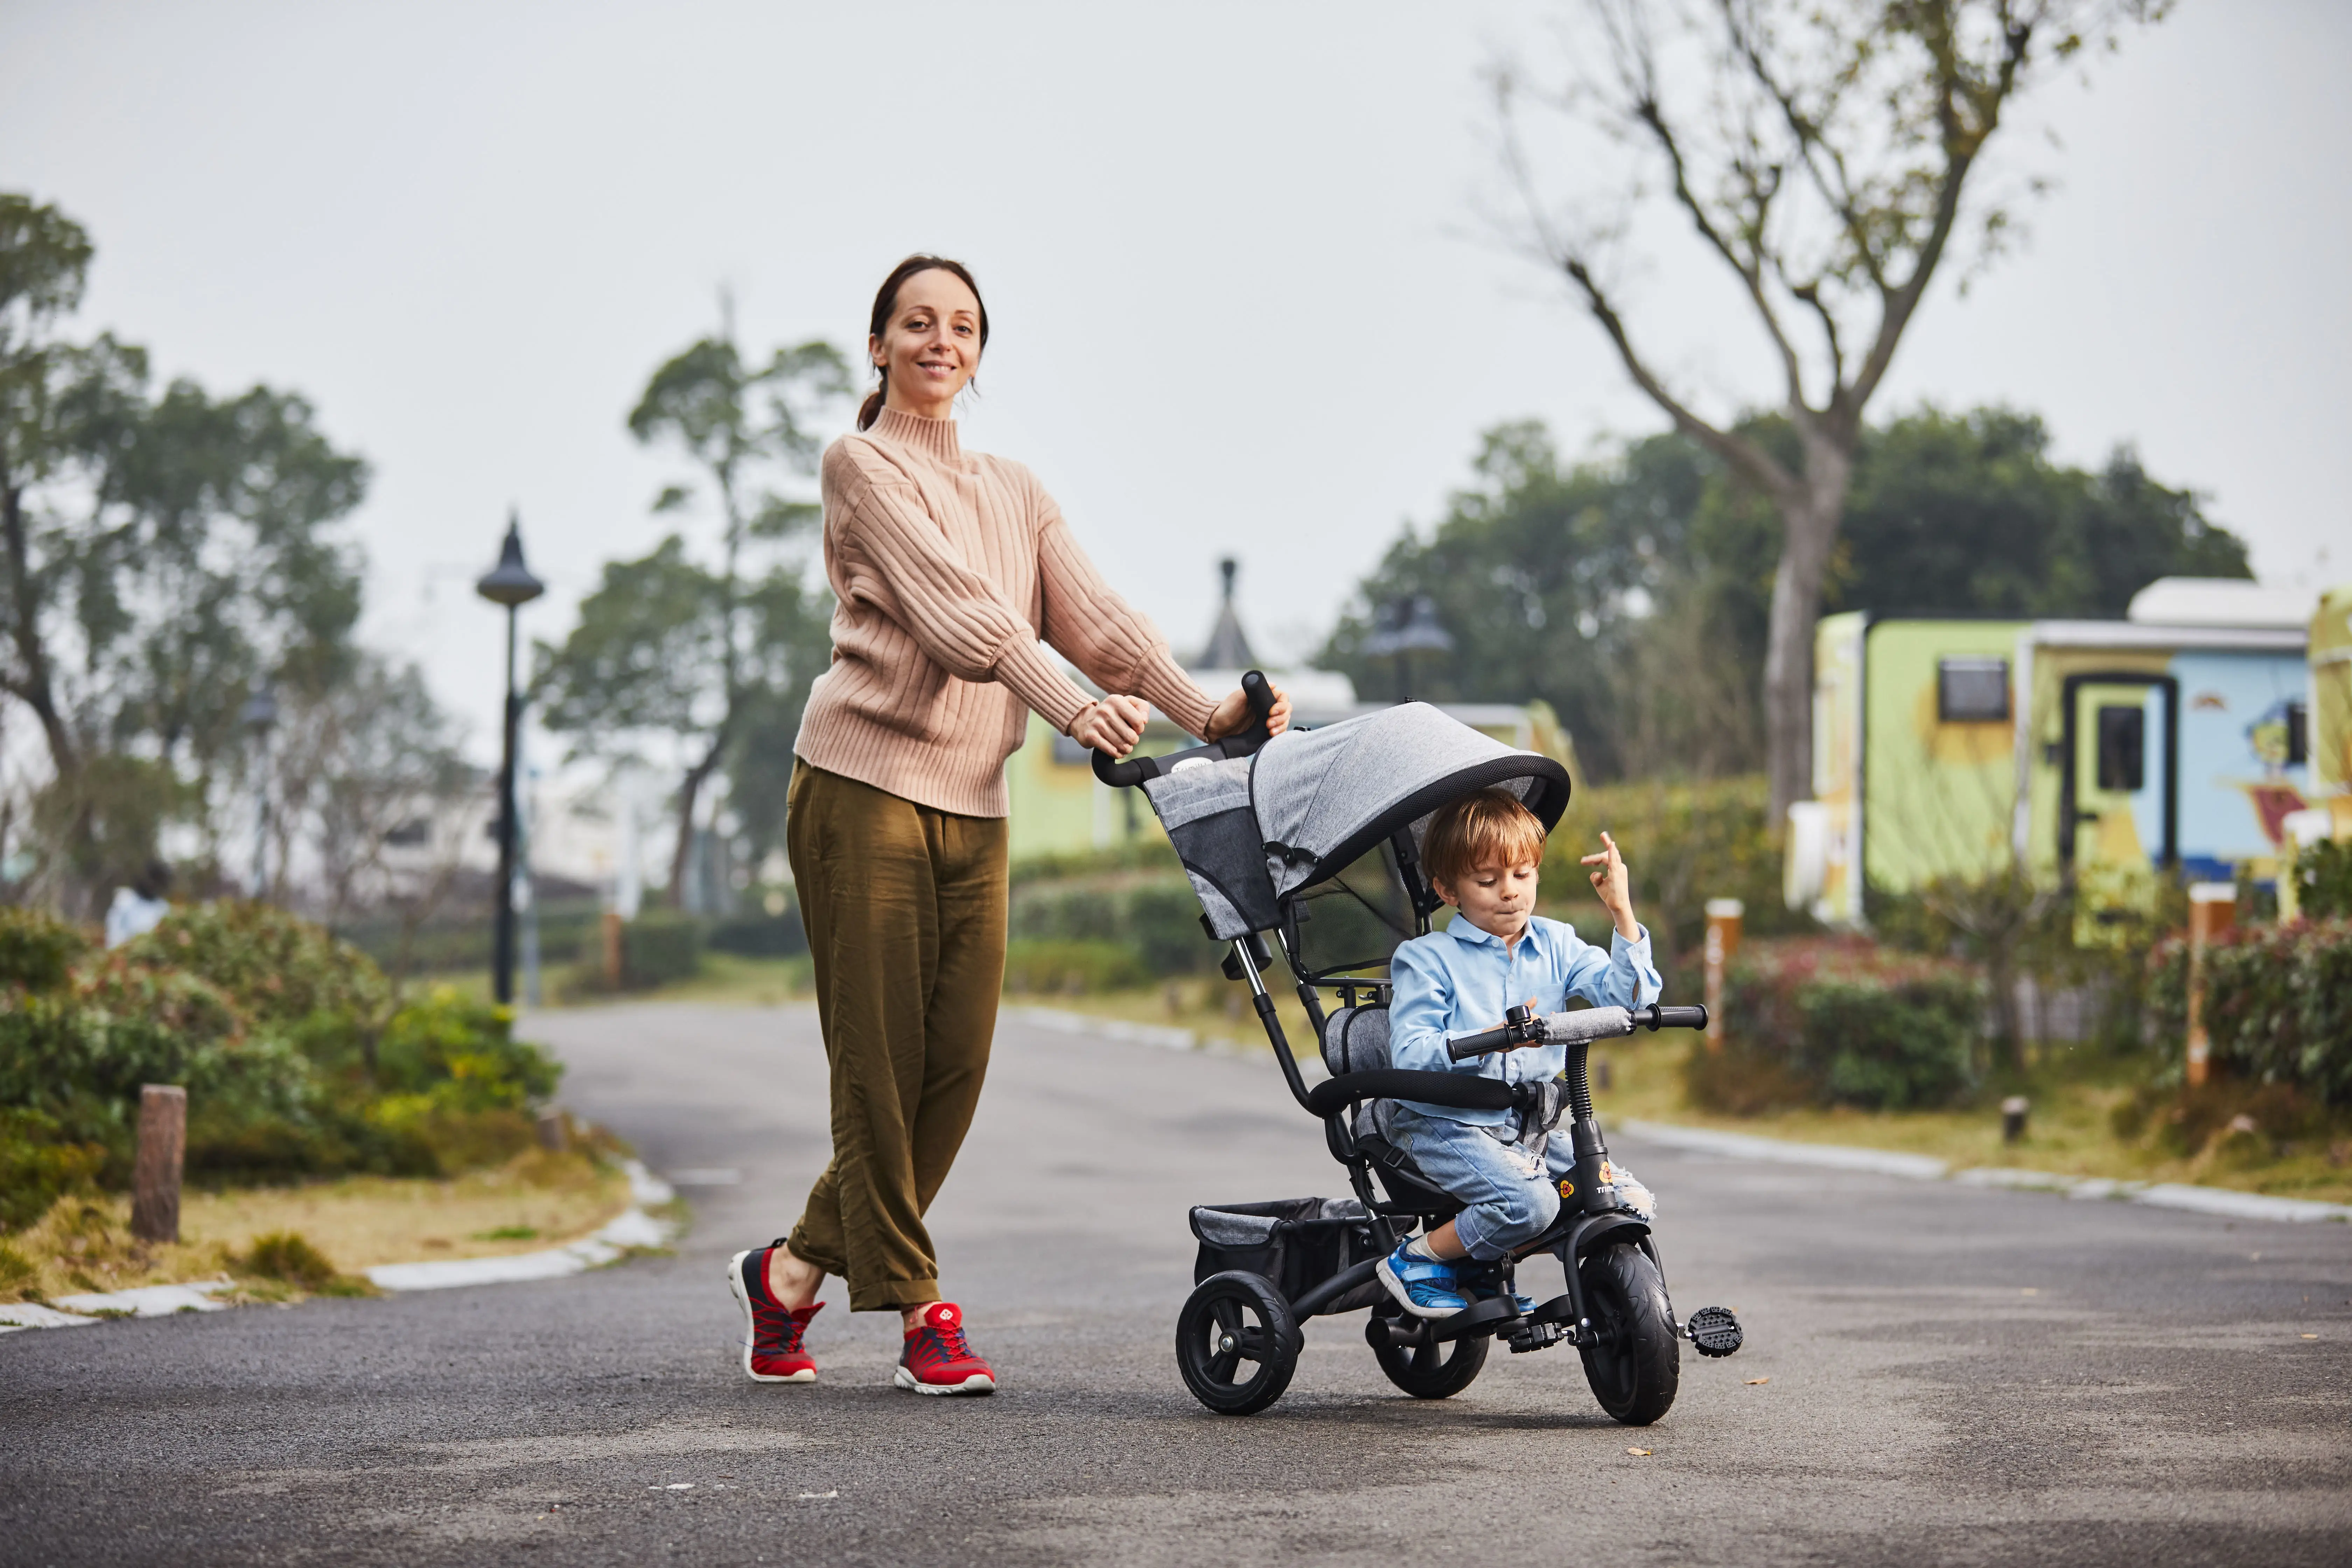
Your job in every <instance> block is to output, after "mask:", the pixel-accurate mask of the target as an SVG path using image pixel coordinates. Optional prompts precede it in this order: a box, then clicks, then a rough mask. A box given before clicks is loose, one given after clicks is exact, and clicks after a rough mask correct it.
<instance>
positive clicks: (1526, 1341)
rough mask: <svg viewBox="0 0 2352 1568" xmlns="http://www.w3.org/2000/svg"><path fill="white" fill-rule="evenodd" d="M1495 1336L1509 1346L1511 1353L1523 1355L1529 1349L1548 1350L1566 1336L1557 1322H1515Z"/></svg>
mask: <svg viewBox="0 0 2352 1568" xmlns="http://www.w3.org/2000/svg"><path fill="white" fill-rule="evenodd" d="M1496 1338H1498V1339H1500V1340H1501V1341H1502V1342H1504V1343H1505V1344H1507V1345H1508V1346H1510V1347H1511V1353H1512V1354H1513V1355H1525V1354H1527V1353H1528V1352H1529V1351H1548V1350H1549V1349H1551V1347H1552V1346H1554V1345H1556V1344H1558V1343H1559V1342H1560V1341H1561V1340H1562V1339H1564V1338H1566V1336H1565V1335H1564V1334H1562V1333H1561V1332H1560V1329H1559V1324H1558V1323H1538V1322H1522V1323H1519V1324H1517V1325H1515V1326H1514V1327H1513V1328H1511V1329H1510V1330H1509V1331H1507V1332H1505V1333H1502V1334H1499V1335H1497V1336H1496Z"/></svg>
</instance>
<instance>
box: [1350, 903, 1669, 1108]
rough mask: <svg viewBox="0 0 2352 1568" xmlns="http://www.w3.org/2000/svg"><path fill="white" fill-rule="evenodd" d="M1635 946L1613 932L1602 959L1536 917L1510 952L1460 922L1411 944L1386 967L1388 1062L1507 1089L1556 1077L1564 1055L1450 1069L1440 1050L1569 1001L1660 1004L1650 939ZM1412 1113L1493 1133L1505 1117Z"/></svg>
mask: <svg viewBox="0 0 2352 1568" xmlns="http://www.w3.org/2000/svg"><path fill="white" fill-rule="evenodd" d="M1638 929H1639V930H1640V931H1641V933H1642V934H1641V935H1640V936H1638V937H1636V938H1634V939H1633V941H1632V942H1627V941H1626V940H1625V939H1624V938H1623V937H1622V936H1620V935H1618V934H1617V933H1616V932H1614V931H1612V932H1611V933H1610V937H1609V951H1608V952H1607V953H1606V954H1605V955H1604V954H1603V953H1602V952H1601V950H1600V949H1599V948H1597V947H1595V946H1593V945H1592V944H1591V942H1586V941H1584V940H1583V939H1582V938H1581V937H1580V936H1578V935H1577V934H1576V928H1575V927H1574V926H1570V925H1566V924H1563V923H1562V922H1561V921H1551V920H1546V919H1544V918H1543V916H1541V915H1537V916H1535V917H1534V918H1533V919H1531V920H1529V921H1528V929H1527V933H1526V934H1525V935H1524V936H1522V937H1520V938H1519V942H1518V946H1517V948H1511V947H1508V946H1507V945H1506V944H1505V942H1504V941H1503V939H1502V938H1501V937H1498V936H1496V935H1493V934H1491V933H1490V932H1487V931H1480V930H1479V929H1478V928H1477V927H1476V926H1474V925H1472V924H1471V923H1470V922H1469V921H1467V920H1465V919H1464V918H1463V917H1462V916H1460V915H1458V914H1457V915H1455V916H1454V923H1453V924H1452V925H1450V926H1448V927H1446V928H1445V929H1444V931H1431V932H1430V933H1429V934H1428V935H1427V936H1421V937H1415V938H1413V940H1412V941H1411V942H1406V943H1405V944H1404V945H1402V947H1400V948H1398V949H1397V950H1396V955H1395V956H1394V957H1393V958H1391V959H1390V960H1389V978H1390V980H1391V981H1392V982H1393V983H1394V984H1395V986H1396V991H1395V994H1394V995H1393V996H1391V999H1390V1002H1389V1060H1390V1061H1391V1063H1392V1064H1394V1065H1395V1066H1397V1067H1400V1068H1411V1069H1412V1070H1414V1071H1418V1072H1458V1073H1475V1074H1476V1075H1477V1076H1478V1077H1480V1078H1491V1079H1499V1080H1501V1081H1502V1082H1504V1083H1526V1082H1528V1081H1530V1080H1540V1079H1548V1078H1558V1077H1559V1075H1560V1073H1561V1072H1562V1071H1563V1070H1565V1069H1566V1068H1567V1066H1568V1047H1566V1046H1531V1047H1521V1048H1520V1049H1518V1050H1516V1051H1495V1052H1491V1053H1489V1054H1488V1055H1486V1056H1483V1057H1472V1058H1470V1059H1469V1060H1467V1061H1460V1062H1457V1061H1452V1060H1449V1059H1448V1058H1447V1057H1446V1055H1445V1042H1446V1041H1447V1040H1449V1039H1459V1038H1460V1037H1463V1036H1464V1035H1475V1034H1476V1033H1477V1032H1478V1031H1479V1030H1481V1029H1491V1028H1493V1027H1495V1026H1496V1025H1497V1024H1500V1023H1501V1022H1502V1021H1503V1015H1504V1014H1505V1013H1506V1012H1507V1011H1508V1010H1509V1009H1510V1008H1513V1007H1516V1006H1519V1005H1522V1004H1525V1005H1530V1006H1532V1007H1533V1008H1534V1009H1535V1010H1536V1011H1537V1012H1538V1013H1557V1012H1559V1010H1560V1009H1561V1008H1562V1007H1563V1006H1565V1005H1567V1002H1568V999H1569V998H1570V996H1581V997H1583V998H1584V999H1585V1000H1586V1001H1588V1002H1591V1003H1592V1004H1593V1005H1595V1006H1601V1007H1612V1006H1613V1007H1640V1006H1643V1005H1647V1004H1649V1003H1652V1002H1654V1001H1656V1000H1657V999H1658V993H1659V992H1660V990H1661V989H1663V988H1664V982H1663V981H1662V980H1660V979H1659V978H1658V971H1657V966H1656V965H1655V964H1654V963H1651V962H1650V930H1649V928H1648V927H1647V926H1643V927H1640V928H1638ZM1400 1103H1402V1104H1405V1105H1410V1106H1412V1108H1413V1109H1414V1110H1418V1111H1420V1112H1422V1113H1423V1115H1426V1116H1443V1117H1445V1118H1448V1119H1449V1120H1452V1121H1469V1122H1475V1123H1478V1124H1479V1125H1482V1126H1488V1127H1499V1126H1501V1125H1503V1124H1504V1123H1506V1122H1508V1121H1511V1120H1512V1114H1513V1113H1512V1112H1510V1111H1507V1110H1455V1109H1454V1108H1453V1107H1452V1106H1444V1105H1423V1104H1420V1103H1418V1102H1416V1101H1413V1100H1403V1101H1401V1102H1400Z"/></svg>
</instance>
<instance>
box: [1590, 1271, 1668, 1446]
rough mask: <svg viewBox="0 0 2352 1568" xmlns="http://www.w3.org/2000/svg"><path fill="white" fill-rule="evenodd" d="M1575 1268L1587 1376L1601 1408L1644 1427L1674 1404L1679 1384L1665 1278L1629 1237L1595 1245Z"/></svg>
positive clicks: (1632, 1424) (1627, 1423)
mask: <svg viewBox="0 0 2352 1568" xmlns="http://www.w3.org/2000/svg"><path fill="white" fill-rule="evenodd" d="M1580 1275H1581V1277H1582V1279H1583V1281H1584V1301H1585V1308H1586V1310H1587V1311H1588V1312H1589V1313H1590V1314H1591V1318H1592V1329H1593V1340H1594V1342H1593V1343H1591V1344H1589V1345H1584V1346H1581V1347H1580V1353H1581V1354H1582V1355H1583V1357H1584V1381H1585V1382H1587V1383H1589V1384H1591V1385H1592V1396H1593V1397H1594V1398H1595V1399H1598V1400H1599V1401H1601V1409H1603V1410H1606V1411H1607V1412H1609V1414H1610V1415H1612V1416H1614V1417H1615V1418H1616V1419H1618V1420H1620V1421H1622V1422H1623V1423H1625V1425H1627V1426H1648V1425H1649V1424H1650V1423H1651V1422H1653V1421H1655V1420H1656V1419H1657V1418H1658V1417H1659V1416H1661V1415H1664V1414H1665V1413H1666V1412H1667V1411H1668V1410H1670V1409H1672V1408H1673V1407H1674V1403H1675V1388H1676V1387H1677V1386H1678V1385H1679V1384H1680V1383H1681V1381H1682V1339H1681V1337H1680V1336H1679V1335H1677V1334H1676V1333H1675V1314H1674V1309H1673V1308H1672V1307H1670V1306H1669V1305H1667V1302H1666V1282H1665V1280H1664V1279H1663V1278H1661V1277H1660V1276H1659V1273H1658V1266H1657V1265H1656V1264H1654V1263H1653V1262H1651V1261H1650V1259H1649V1256H1648V1255H1647V1254H1646V1253H1644V1252H1643V1250H1642V1249H1641V1248H1640V1247H1635V1246H1634V1245H1633V1243H1632V1242H1629V1241H1614V1242H1609V1243H1607V1244H1605V1245H1603V1246H1601V1247H1595V1248H1594V1249H1593V1250H1592V1251H1591V1252H1589V1253H1587V1254H1585V1257H1584V1262H1583V1265H1582V1267H1581V1269H1580Z"/></svg>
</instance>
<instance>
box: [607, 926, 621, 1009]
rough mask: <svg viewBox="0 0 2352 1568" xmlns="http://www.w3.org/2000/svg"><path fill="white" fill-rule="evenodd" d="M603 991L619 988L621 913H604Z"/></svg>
mask: <svg viewBox="0 0 2352 1568" xmlns="http://www.w3.org/2000/svg"><path fill="white" fill-rule="evenodd" d="M620 988H621V911H620V910H605V911H604V989H605V990H607V991H618V990H619V989H620Z"/></svg>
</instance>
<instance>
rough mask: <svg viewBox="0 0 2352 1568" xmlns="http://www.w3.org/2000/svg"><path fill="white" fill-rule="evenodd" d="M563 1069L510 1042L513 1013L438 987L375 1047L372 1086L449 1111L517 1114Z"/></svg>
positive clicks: (398, 1017)
mask: <svg viewBox="0 0 2352 1568" xmlns="http://www.w3.org/2000/svg"><path fill="white" fill-rule="evenodd" d="M562 1075H563V1069H562V1067H561V1066H559V1065H558V1064H557V1063H556V1062H555V1060H554V1059H553V1058H551V1057H550V1056H548V1054H547V1053H546V1052H545V1051H542V1050H541V1049H540V1048H539V1047H537V1046H534V1045H531V1044H530V1043H528V1042H527V1041H523V1040H518V1039H516V1038H515V1037H514V1014H513V1013H512V1012H511V1011H510V1010H509V1009H508V1008H505V1007H499V1006H496V1005H492V1004H490V1003H488V1002H478V1001H475V1000H473V999H472V998H470V997H468V996H467V995H465V994H463V993H461V992H459V991H457V990H456V989H454V988H453V987H450V986H446V985H442V986H436V987H435V988H434V989H433V990H432V991H431V992H429V993H428V994H426V995H425V999H424V1000H423V1001H421V1002H415V1003H412V1004H410V1005H408V1006H406V1007H404V1008H402V1009H401V1010H400V1011H399V1012H398V1013H395V1014H394V1015H393V1018H392V1022H391V1023H389V1024H387V1025H386V1026H384V1031H383V1038H382V1039H381V1040H379V1041H378V1042H377V1045H376V1081H377V1082H378V1083H379V1084H381V1085H382V1086H383V1088H384V1089H389V1090H392V1091H394V1092H396V1093H406V1094H424V1095H429V1096H431V1097H432V1098H433V1099H434V1100H435V1101H436V1103H437V1104H440V1105H443V1106H446V1107H447V1108H448V1109H450V1110H520V1109H522V1108H523V1107H525V1106H527V1105H529V1104H530V1102H531V1101H532V1100H544V1099H546V1098H547V1097H548V1096H549V1095H551V1094H553V1093H554V1092H555V1084H556V1080H557V1079H560V1078H562Z"/></svg>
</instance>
